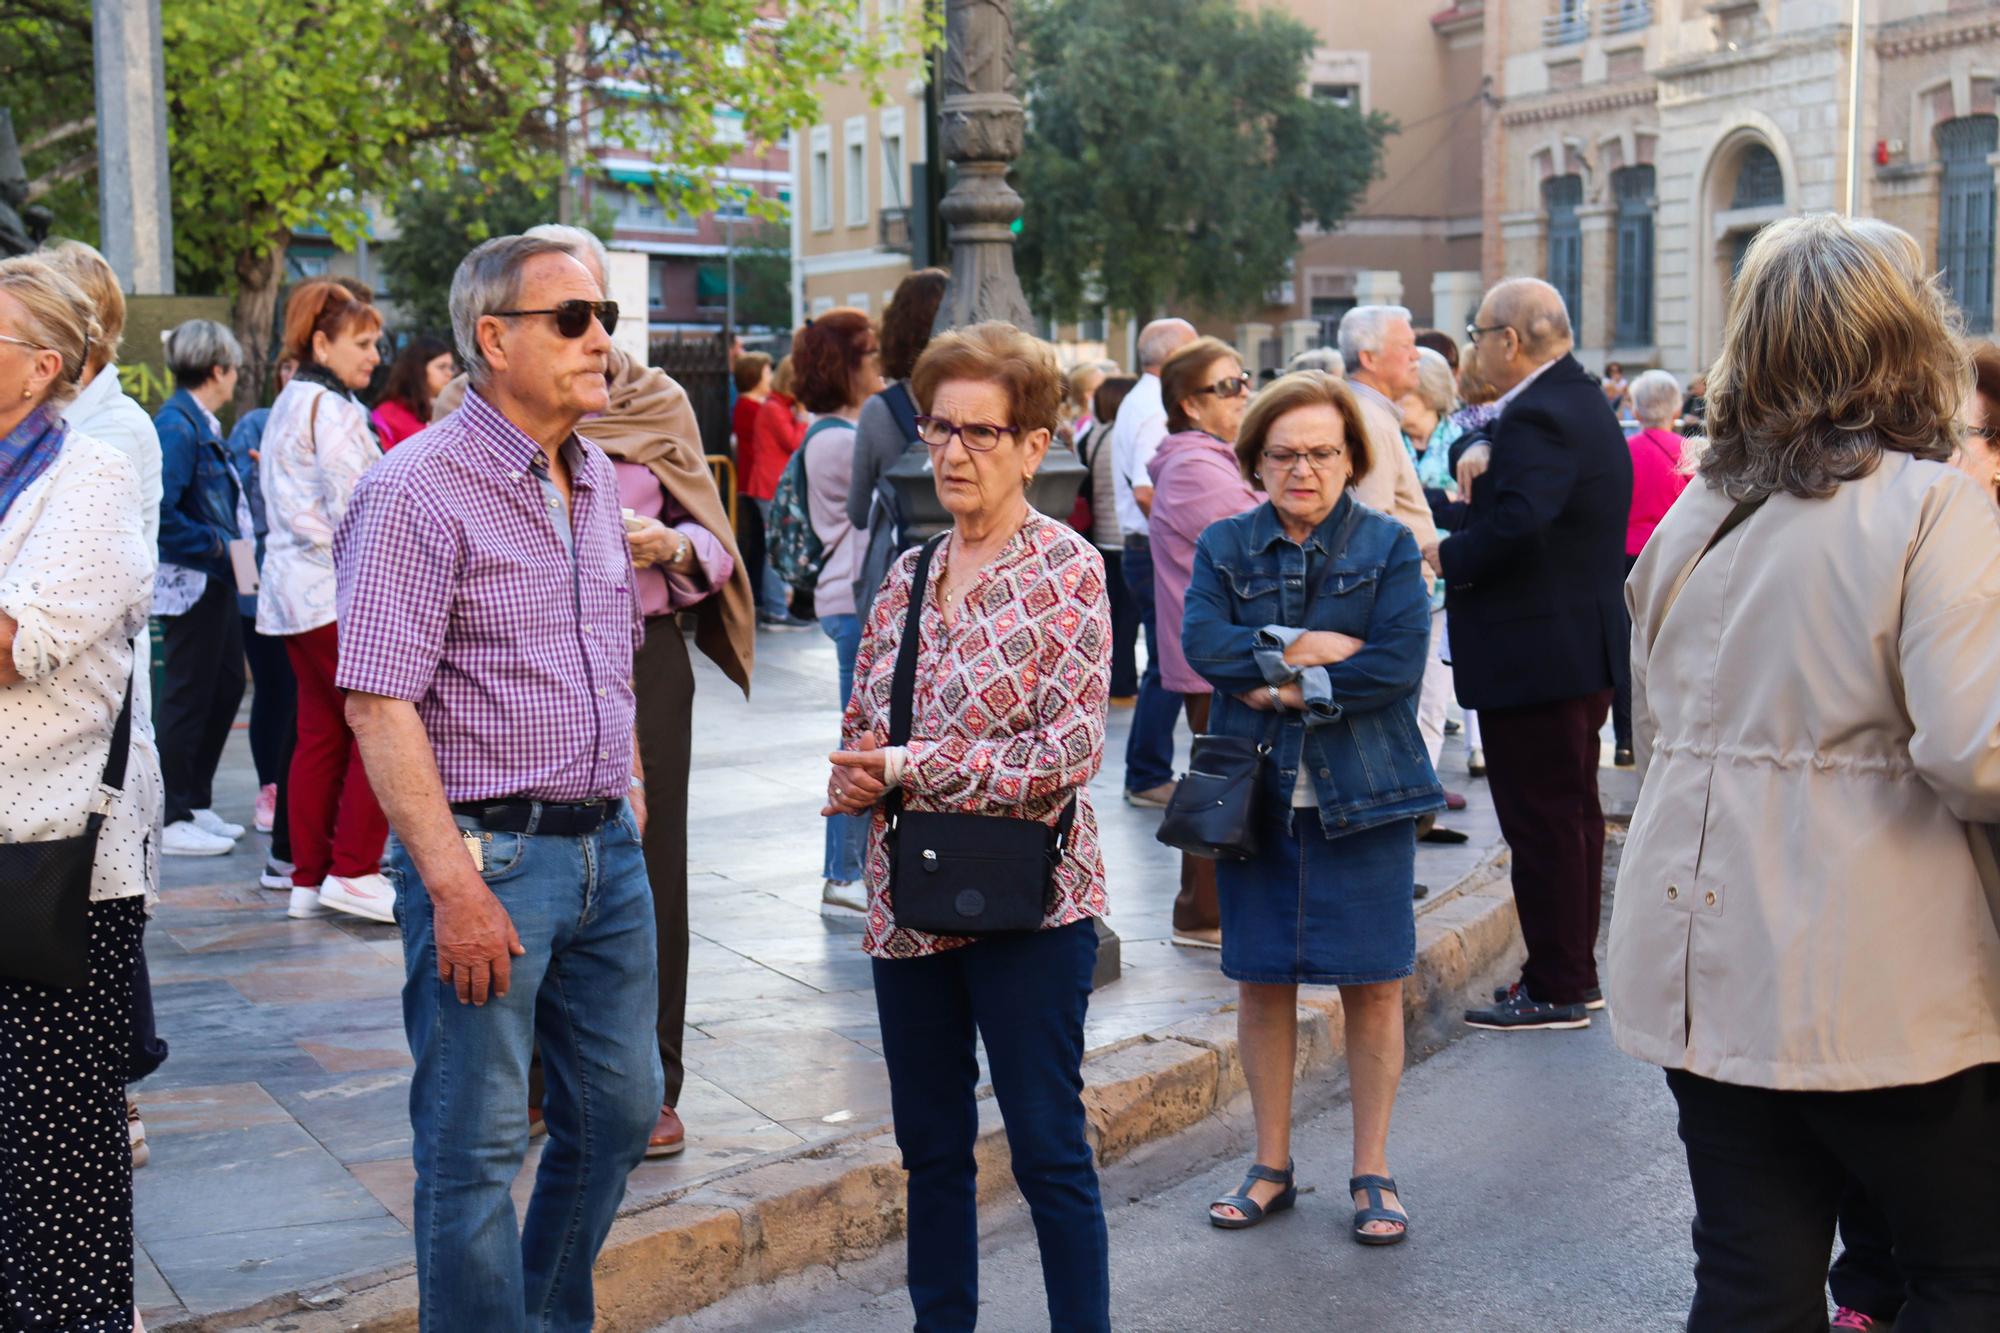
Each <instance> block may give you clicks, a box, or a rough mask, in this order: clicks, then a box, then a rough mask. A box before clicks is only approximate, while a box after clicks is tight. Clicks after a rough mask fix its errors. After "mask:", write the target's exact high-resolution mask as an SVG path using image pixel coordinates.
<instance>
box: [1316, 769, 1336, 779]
mask: <svg viewBox="0 0 2000 1333" xmlns="http://www.w3.org/2000/svg"><path fill="white" fill-rule="evenodd" d="M1319 775H1320V776H1321V777H1323V778H1330V777H1332V776H1333V772H1332V770H1330V769H1325V768H1322V769H1321V770H1320V771H1319Z"/></svg>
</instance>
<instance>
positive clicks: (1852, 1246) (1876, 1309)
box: [1826, 1184, 1905, 1324]
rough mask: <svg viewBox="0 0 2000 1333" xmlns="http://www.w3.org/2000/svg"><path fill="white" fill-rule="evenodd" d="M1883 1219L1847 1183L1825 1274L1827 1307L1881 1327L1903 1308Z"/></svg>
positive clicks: (1900, 1285)
mask: <svg viewBox="0 0 2000 1333" xmlns="http://www.w3.org/2000/svg"><path fill="white" fill-rule="evenodd" d="M1895 1240H1896V1238H1895V1234H1894V1233H1893V1232H1891V1231H1890V1230H1889V1219H1888V1218H1887V1217H1885V1216H1883V1214H1882V1210H1881V1209H1880V1208H1877V1207H1876V1206H1875V1201H1874V1200H1873V1199H1871V1198H1869V1197H1868V1196H1867V1194H1865V1193H1864V1192H1862V1190H1861V1189H1860V1188H1859V1187H1857V1186H1855V1185H1853V1184H1849V1185H1848V1187H1847V1191H1846V1193H1844V1194H1843V1195H1841V1198H1840V1257H1839V1258H1838V1259H1835V1260H1834V1261H1833V1267H1832V1268H1831V1269H1829V1270H1827V1275H1826V1285H1827V1287H1828V1289H1829V1290H1831V1291H1832V1292H1833V1303H1834V1304H1835V1305H1844V1306H1846V1307H1847V1308H1848V1309H1850V1310H1859V1311H1861V1313H1863V1314H1865V1315H1868V1316H1870V1317H1871V1318H1874V1319H1879V1320H1881V1321H1882V1322H1883V1323H1885V1324H1887V1323H1891V1322H1893V1321H1894V1320H1895V1318H1896V1316H1897V1314H1898V1313H1900V1312H1901V1311H1902V1308H1903V1290H1904V1286H1905V1284H1904V1282H1903V1270H1902V1269H1901V1268H1899V1267H1897V1265H1896V1255H1895Z"/></svg>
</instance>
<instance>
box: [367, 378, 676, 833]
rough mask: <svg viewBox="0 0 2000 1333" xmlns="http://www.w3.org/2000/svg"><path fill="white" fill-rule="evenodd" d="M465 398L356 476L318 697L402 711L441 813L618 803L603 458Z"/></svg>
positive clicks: (612, 575)
mask: <svg viewBox="0 0 2000 1333" xmlns="http://www.w3.org/2000/svg"><path fill="white" fill-rule="evenodd" d="M562 449H563V459H564V461H565V462H566V463H567V464H568V465H569V471H570V477H571V482H572V494H571V502H570V508H569V512H568V513H567V514H565V513H564V510H563V506H562V501H561V498H560V496H559V495H558V493H557V491H556V489H555V486H554V483H553V481H552V480H551V479H550V478H549V475H548V470H547V465H546V459H545V457H544V455H543V453H542V450H541V446H540V445H538V444H536V443H535V441H534V440H533V439H531V438H529V437H528V436H527V435H526V434H524V433H523V432H522V431H521V430H520V429H519V428H518V427H517V426H515V425H514V424H513V423H512V422H510V421H509V420H507V418H506V417H505V416H503V415H502V414H501V413H500V411H499V410H498V409H497V408H495V407H493V406H492V404H490V403H488V402H487V401H486V400H485V399H484V398H482V397H480V396H479V394H478V393H477V392H468V393H467V394H466V395H465V402H464V403H463V405H461V406H460V407H459V409H458V410H457V411H455V412H453V413H452V414H451V415H450V416H448V417H446V418H445V419H444V420H443V421H440V422H438V423H437V424H436V425H434V426H432V427H431V428H430V429H428V430H425V431H423V432H421V433H419V434H417V435H414V436H412V437H411V438H410V439H408V440H407V441H405V442H404V443H402V444H401V445H399V446H397V448H396V449H395V451H394V452H392V453H390V454H389V455H387V456H386V457H384V458H383V460H382V461H381V462H380V463H377V464H376V465H375V466H374V467H373V468H371V469H370V470H369V471H368V473H367V474H366V475H365V476H363V477H362V478H361V481H360V484H359V485H358V486H357V487H356V489H355V492H354V498H353V500H352V501H351V502H350V503H349V505H348V509H347V513H346V516H345V517H344V518H343V519H342V520H341V523H340V527H339V530H338V531H337V532H336V533H335V534H334V539H333V562H334V568H335V571H336V573H337V575H338V580H339V596H338V613H339V624H340V667H339V671H338V673H337V675H336V676H335V684H337V685H338V686H339V687H340V688H341V689H343V690H359V691H362V692H364V693H368V694H381V695H386V696H388V697H390V698H395V699H407V700H409V701H410V702H412V703H414V704H416V706H417V715H418V717H420V718H421V719H422V720H423V723H424V727H425V729H426V730H427V731H428V732H429V734H430V741H431V748H432V749H433V751H435V753H436V755H437V764H438V772H439V775H440V776H441V777H442V778H443V779H444V789H445V796H446V798H447V799H448V800H452V801H477V800H491V799H499V798H505V797H524V798H528V799H532V800H542V801H591V800H598V799H604V798H615V797H620V796H623V795H624V794H625V792H626V790H627V787H628V785H629V777H630V774H631V770H632V743H633V710H634V701H633V694H632V683H631V681H632V655H633V652H634V651H635V650H636V649H637V647H638V646H639V645H640V644H641V643H642V642H643V641H644V638H645V621H644V620H643V618H641V616H640V615H639V611H638V603H637V599H636V598H635V597H634V595H633V580H634V575H633V570H632V558H631V555H630V553H629V551H628V549H627V547H626V545H625V536H624V525H623V523H622V522H621V520H620V516H619V513H618V483H617V479H616V476H615V474H614V472H613V470H612V464H611V460H610V459H608V458H606V457H605V456H604V454H603V452H602V451H601V450H599V449H598V448H597V446H595V445H593V444H591V443H590V442H589V441H588V440H586V439H584V438H583V437H581V436H579V435H571V436H570V438H569V439H568V440H566V441H565V442H564V443H563V446H562Z"/></svg>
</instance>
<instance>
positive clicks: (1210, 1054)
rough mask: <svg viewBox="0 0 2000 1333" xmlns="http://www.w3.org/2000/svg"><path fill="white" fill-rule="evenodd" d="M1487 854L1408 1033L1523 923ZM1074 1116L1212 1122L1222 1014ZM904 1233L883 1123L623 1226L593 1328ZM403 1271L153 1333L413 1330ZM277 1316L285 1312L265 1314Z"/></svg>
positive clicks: (1100, 1148) (1501, 862)
mask: <svg viewBox="0 0 2000 1333" xmlns="http://www.w3.org/2000/svg"><path fill="white" fill-rule="evenodd" d="M1507 866H1508V855H1507V849H1506V847H1505V846H1504V845H1500V846H1496V847H1495V848H1494V849H1493V850H1492V851H1491V852H1489V853H1488V854H1487V855H1486V857H1485V858H1484V859H1482V860H1481V862H1480V863H1479V864H1478V865H1477V866H1475V867H1474V868H1473V869H1472V870H1471V871H1470V872H1468V873H1467V874H1466V875H1465V876H1464V877H1462V878H1461V879H1460V880H1459V881H1458V882H1457V883H1455V884H1453V885H1452V886H1451V887H1450V888H1449V889H1447V890H1446V891H1444V892H1443V893H1441V894H1439V895H1437V896H1436V897H1435V898H1434V899H1432V900H1431V901H1430V902H1428V903H1426V904H1425V905H1424V909H1423V910H1422V912H1421V913H1420V914H1419V916H1418V918H1417V971H1416V975H1415V976H1414V977H1413V978H1412V979H1411V980H1410V981H1409V983H1408V984H1407V985H1406V987H1405V990H1404V1005H1405V1012H1406V1014H1407V1016H1408V1019H1409V1022H1410V1025H1411V1028H1412V1030H1413V1031H1414V1030H1418V1029H1420V1028H1423V1027H1426V1026H1429V1025H1431V1024H1434V1023H1436V1022H1438V1021H1439V1020H1440V1018H1442V1017H1443V1015H1444V1012H1445V1010H1446V1009H1448V1008H1449V1007H1450V1006H1451V1005H1452V1004H1453V1003H1454V1002H1455V1001H1456V1000H1457V998H1458V996H1459V992H1460V991H1461V990H1462V989H1463V988H1464V987H1465V985H1466V984H1467V983H1468V982H1470V981H1471V980H1472V979H1473V978H1474V977H1476V976H1478V975H1479V974H1480V973H1482V972H1484V971H1486V970H1487V969H1488V968H1490V967H1492V966H1494V965H1495V964H1497V963H1499V962H1500V961H1501V960H1502V959H1503V958H1504V957H1505V956H1506V955H1507V954H1508V953H1509V952H1510V951H1511V950H1513V949H1514V948H1515V947H1516V945H1517V944H1518V941H1519V937H1520V927H1519V920H1518V918H1517V917H1516V915H1515V910H1514V897H1513V892H1512V889H1511V887H1510V885H1509V884H1508V881H1507ZM1340 1013H1341V1005H1340V992H1339V991H1338V990H1336V989H1333V988H1332V987H1313V988H1308V989H1305V990H1303V991H1302V992H1301V995H1300V1005H1299V1018H1300V1024H1299V1073H1300V1075H1301V1076H1302V1077H1303V1076H1307V1075H1311V1074H1314V1073H1317V1072H1319V1071H1322V1070H1324V1069H1326V1068H1328V1067H1329V1066H1331V1065H1332V1064H1334V1063H1335V1062H1336V1061H1337V1060H1338V1059H1339V1057H1340V1055H1341V1052H1342V1050H1343V1048H1344V1045H1345V1039H1344V1032H1343V1028H1342V1025H1341V1022H1340ZM1083 1074H1084V1084H1085V1087H1084V1094H1083V1095H1084V1105H1085V1108H1086V1110H1087V1111H1088V1113H1089V1117H1090V1133H1091V1142H1092V1147H1093V1148H1094V1149H1095V1150H1096V1154H1097V1159H1098V1162H1099V1164H1100V1165H1102V1164H1106V1163H1110V1162H1115V1161H1118V1160H1119V1159H1120V1158H1123V1157H1126V1156H1128V1155H1130V1154H1131V1153H1132V1152H1133V1151H1135V1150H1136V1149H1138V1148H1140V1147H1142V1146H1143V1145H1145V1144H1148V1143H1152V1142H1154V1141H1156V1140H1160V1139H1164V1138H1166V1137H1168V1136H1170V1135H1173V1134H1176V1133H1179V1132H1180V1131H1182V1130H1185V1129H1188V1128H1190V1127H1191V1126H1193V1125H1195V1124H1198V1123H1199V1122H1200V1121H1202V1120H1203V1119H1206V1118H1207V1117H1209V1116H1213V1115H1217V1114H1220V1113H1221V1112H1222V1111H1223V1109H1224V1108H1225V1107H1227V1106H1228V1105H1229V1103H1230V1101H1231V1099H1232V1098H1234V1097H1236V1096H1237V1095H1238V1094H1239V1093H1241V1092H1242V1091H1243V1090H1244V1083H1243V1071H1242V1066H1241V1064H1240V1062H1239V1061H1238V1059H1237V1053H1236V1018H1235V1015H1234V1014H1233V1013H1231V1012H1229V1011H1223V1012H1219V1013H1214V1014H1209V1015H1206V1016H1204V1017H1201V1018H1196V1019H1191V1020H1187V1021H1184V1022H1181V1023H1177V1024H1175V1025H1173V1026H1171V1027H1168V1028H1164V1029H1162V1030H1160V1031H1158V1032H1153V1033H1149V1034H1147V1035H1146V1036H1144V1037H1140V1038H1138V1039H1136V1040H1134V1041H1129V1042H1124V1043H1120V1044H1118V1045H1116V1046H1113V1047H1111V1048H1109V1049H1107V1050H1103V1051H1099V1052H1096V1053H1094V1054H1093V1055H1091V1056H1090V1057H1089V1058H1088V1059H1086V1061H1085V1062H1084V1067H1083ZM977 1156H978V1161H979V1182H980V1185H979V1194H980V1201H981V1202H982V1203H985V1202H989V1201H991V1200H992V1199H993V1198H995V1197H997V1196H998V1195H1000V1194H1002V1193H1005V1192H1007V1191H1010V1190H1012V1189H1013V1187H1014V1185H1013V1178H1012V1176H1011V1174H1010V1172H1009V1171H1008V1169H1007V1167H1008V1153H1007V1139H1006V1135H1005V1133H1004V1131H1003V1130H1002V1127H1001V1123H1000V1116H999V1113H998V1109H997V1108H996V1106H995V1105H994V1103H993V1100H992V1098H991V1097H990V1096H987V1097H985V1098H984V1099H983V1100H982V1101H981V1102H980V1134H979V1142H978V1147H977ZM902 1233H903V1171H902V1167H901V1165H900V1158H899V1156H898V1154H897V1152H896V1146H895V1141H894V1139H893V1137H891V1135H890V1132H889V1130H888V1128H887V1127H886V1126H877V1127H875V1128H873V1129H868V1130H864V1131H862V1132H860V1133H857V1134H856V1135H855V1136H854V1137H852V1138H849V1139H845V1140H843V1141H841V1142H838V1143H834V1144H831V1145H819V1146H817V1147H815V1148H812V1149H810V1150H807V1151H804V1152H801V1153H797V1154H794V1155H790V1156H785V1157H781V1158H777V1159H767V1160H765V1161H763V1162H758V1163H752V1164H750V1165H747V1166H746V1167H744V1168H743V1169H742V1170H740V1171H738V1172H736V1173H734V1174H730V1175H725V1176H722V1177H719V1178H717V1179H714V1180H710V1181H707V1182H705V1183H703V1184H700V1185H697V1186H695V1187H693V1188H691V1189H690V1190H689V1191H688V1192H687V1193H685V1194H682V1195H679V1196H675V1197H670V1198H668V1199H665V1200H661V1201H655V1202H652V1203H650V1204H649V1205H646V1206H642V1207H638V1208H635V1209H632V1210H631V1211H629V1212H627V1213H626V1214H625V1215H623V1216H621V1217H620V1218H619V1220H618V1223H617V1225H616V1226H615V1227H613V1228H612V1232H611V1236H610V1239H609V1240H608V1241H607V1242H606V1243H605V1247H604V1250H603V1252H602V1254H601V1255H600V1256H599V1258H598V1263H597V1310H598V1323H597V1326H598V1328H599V1329H602V1330H606V1331H607V1333H625V1331H628V1330H630V1331H633V1333H636V1331H637V1330H644V1329H649V1328H652V1327H654V1326H655V1325H657V1324H659V1323H660V1322H661V1321H663V1320H666V1319H670V1318H673V1317H675V1316H678V1315H685V1314H691V1313H693V1312H694V1311H696V1310H699V1309H702V1308H703V1307H705V1306H708V1305H710V1304H713V1303H714V1302H716V1301H718V1300H720V1299H721V1298H722V1297H724V1296H726V1295H728V1294H729V1293H730V1292H732V1291H736V1290H738V1289H740V1288H743V1287H748V1286H754V1285H757V1284H760V1283H766V1282H771V1281H774V1280H776V1279H778V1278H781V1277H784V1276H786V1275H788V1274H792V1273H797V1272H800V1271H802V1270H805V1269H808V1268H813V1267H819V1266H824V1265H837V1264H843V1263H851V1262H853V1261H855V1260H859V1259H862V1258H865V1257H867V1256H869V1255H871V1254H874V1253H875V1252H876V1251H878V1250H880V1249H881V1248H882V1247H883V1246H885V1245H887V1244H890V1243H891V1242H893V1241H894V1240H895V1239H896V1238H898V1237H899V1236H901V1235H902ZM416 1299H417V1289H416V1277H415V1275H414V1269H413V1266H412V1265H408V1264H405V1265H400V1266H398V1267H396V1268H392V1269H386V1270H377V1271H375V1272H372V1273H368V1274H362V1275H357V1276H355V1277H352V1278H348V1279H344V1280H342V1281H340V1282H337V1283H333V1284H329V1285H326V1286H323V1287H321V1288H319V1289H317V1290H313V1291H308V1292H303V1293H300V1294H299V1295H298V1296H297V1297H296V1298H293V1299H289V1300H287V1299H285V1298H280V1300H279V1301H277V1302H267V1303H265V1304H264V1305H262V1306H260V1307H258V1308H256V1309H254V1310H245V1311H239V1312H236V1313H234V1314H227V1315H210V1316H207V1317H204V1318H199V1319H183V1320H179V1321H176V1322H171V1323H167V1324H163V1325H159V1326H157V1327H156V1328H155V1330H154V1333H197V1330H199V1331H200V1333H220V1331H221V1330H225V1329H255V1330H260V1331H261V1333H333V1331H334V1330H343V1331H344V1333H405V1331H406V1330H414V1329H415V1328H416V1327H417V1318H416ZM280 1306H282V1307H283V1308H282V1309H281V1308H277V1307H280Z"/></svg>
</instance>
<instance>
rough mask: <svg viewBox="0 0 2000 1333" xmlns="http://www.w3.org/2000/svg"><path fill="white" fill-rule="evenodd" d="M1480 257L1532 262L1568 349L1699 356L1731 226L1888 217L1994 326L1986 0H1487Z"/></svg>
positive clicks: (1749, 229)
mask: <svg viewBox="0 0 2000 1333" xmlns="http://www.w3.org/2000/svg"><path fill="white" fill-rule="evenodd" d="M1485 11H1486V15H1485V17H1486V25H1487V43H1488V51H1487V69H1488V72H1489V75H1490V77H1491V78H1492V81H1493V88H1494V98H1493V100H1492V102H1491V104H1490V106H1489V108H1488V111H1487V113H1486V119H1487V144H1488V160H1489V161H1490V162H1491V163H1493V164H1494V165H1493V171H1492V173H1491V177H1492V178H1491V182H1490V188H1489V189H1488V191H1487V194H1486V204H1485V210H1484V212H1485V224H1484V232H1485V239H1486V248H1485V254H1484V262H1483V264H1482V268H1483V269H1484V270H1485V277H1486V279H1487V280H1488V281H1491V280H1494V279H1497V278H1498V277H1500V276H1502V275H1503V274H1518V273H1529V274H1535V275H1537V276H1541V277H1545V278H1547V279H1548V280H1549V281H1550V282H1552V283H1554V284H1555V285H1556V287H1557V288H1558V289H1560V290H1561V291H1562V292H1563V294H1564V296H1565V299H1566V300H1567V301H1568V302H1569V305H1570V310H1571V316H1572V322H1573V323H1574V324H1575V326H1576V335H1577V348H1578V354H1579V356H1580V357H1581V358H1582V359H1583V360H1584V362H1585V363H1586V364H1587V365H1590V366H1592V368H1593V369H1595V368H1598V367H1600V366H1601V364H1602V363H1603V362H1604V361H1606V360H1616V361H1619V362H1621V363H1623V364H1624V365H1625V366H1626V367H1627V369H1628V370H1630V369H1631V368H1634V367H1637V366H1653V365H1658V366H1664V367H1665V368H1667V369H1669V370H1672V371H1674V372H1675V373H1677V374H1680V375H1682V376H1688V375H1692V374H1695V373H1699V371H1700V370H1701V369H1702V368H1704V367H1706V366H1707V365H1708V364H1709V363H1710V362H1711V361H1712V360H1713V359H1714V357H1715V355H1716V352H1717V351H1718V349H1719V347H1720V344H1721V339H1722V327H1723V317H1724V314H1725V311H1726V309H1727V303H1728V296H1729V287H1730V283H1731V282H1732V280H1733V278H1734V275H1735V272H1736V270H1737V268H1738V266H1739V265H1740V264H1741V263H1742V259H1743V255H1744V252H1745V251H1746V250H1747V248H1748V246H1749V244H1750V240H1751V238H1752V237H1754V236H1755V235H1756V233H1757V232H1758V230H1759V229H1761V228H1762V227H1765V226H1767V225H1769V224H1770V223H1771V222H1773V221H1776V220H1778V219H1780V218H1784V217H1790V216H1795V215H1798V214H1802V213H1810V212H1839V211H1845V210H1846V209H1847V208H1848V207H1849V205H1850V177H1851V194H1852V200H1851V203H1852V207H1853V211H1854V212H1855V214H1856V215H1858V216H1873V217H1879V218H1882V219H1884V220H1887V221H1889V222H1893V223H1895V224H1896V225H1898V226H1901V227H1903V228H1905V229H1907V230H1908V231H1909V232H1910V233H1911V234H1912V235H1914V236H1915V237H1916V238H1917V239H1918V241H1919V242H1920V243H1922V245H1923V246H1924V250H1925V254H1926V257H1927V259H1928V260H1929V261H1930V262H1931V263H1932V264H1933V265H1934V266H1935V267H1936V269H1937V270H1938V271H1939V272H1940V273H1941V274H1942V276H1943V280H1944V282H1945V284H1946V286H1947V287H1948V288H1949V289H1950V290H1951V292H1952V294H1953V296H1954V298H1955V299H1956V300H1957V301H1958V302H1959V305H1960V306H1961V308H1962V309H1963V311H1964V312H1965V316H1966V322H1967V325H1968V327H1969V328H1970V329H1972V330H1973V331H1975V332H1990V331H1991V330H1992V328H1993V300H1994V292H1993V285H1994V270H1995V267H1996V255H2000V249H1996V247H2000V239H1996V235H1995V227H1994V199H1995V192H1996V181H2000V141H1996V129H2000V120H1996V118H1995V91H1996V86H2000V7H1996V6H1995V5H1994V4H1993V3H1992V2H1991V0H1869V3H1868V4H1867V5H1866V6H1865V11H1864V12H1865V15H1866V20H1865V22H1864V26H1863V33H1862V40H1861V43H1860V62H1859V68H1860V80H1859V86H1858V95H1856V92H1857V90H1855V89H1854V88H1853V87H1852V86H1851V80H1850V46H1849V34H1850V27H1849V16H1850V13H1851V9H1850V6H1849V4H1848V3H1847V2H1846V0H1601V2H1599V3H1587V2H1586V0H1486V4H1485Z"/></svg>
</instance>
